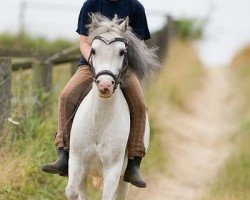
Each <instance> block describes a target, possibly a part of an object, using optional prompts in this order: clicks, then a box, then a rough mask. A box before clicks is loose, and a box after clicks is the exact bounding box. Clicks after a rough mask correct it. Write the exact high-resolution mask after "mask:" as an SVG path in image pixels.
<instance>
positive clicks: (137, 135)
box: [42, 0, 150, 187]
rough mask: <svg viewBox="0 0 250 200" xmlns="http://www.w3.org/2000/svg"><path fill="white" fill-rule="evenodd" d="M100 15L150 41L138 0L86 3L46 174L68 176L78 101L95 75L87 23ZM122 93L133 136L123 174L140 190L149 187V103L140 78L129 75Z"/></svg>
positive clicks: (131, 135) (81, 13) (63, 93)
mask: <svg viewBox="0 0 250 200" xmlns="http://www.w3.org/2000/svg"><path fill="white" fill-rule="evenodd" d="M97 12H98V13H100V14H102V15H104V16H106V17H108V18H110V19H111V18H113V17H114V15H117V16H118V18H126V17H129V25H130V26H131V27H132V31H133V32H134V33H135V34H136V35H137V36H138V37H139V38H140V39H141V40H142V42H143V41H145V40H148V39H150V32H149V30H148V24H147V19H146V15H145V10H144V7H143V5H142V4H141V3H140V2H139V1H138V0H87V1H86V2H85V3H84V4H83V6H82V9H81V12H80V15H79V19H78V28H77V30H76V32H77V33H79V35H80V50H81V53H82V55H83V56H82V58H81V60H80V64H79V67H78V70H77V72H76V73H75V74H74V75H73V77H72V78H71V79H70V80H69V82H68V83H67V85H66V87H65V88H64V89H63V91H62V93H61V95H60V97H59V109H58V132H57V134H56V139H55V145H56V147H57V150H58V159H57V160H56V161H55V162H53V163H50V164H46V165H44V166H43V168H42V170H43V171H45V172H47V173H56V174H57V173H58V174H60V175H67V172H68V151H69V140H70V129H71V126H72V122H73V118H72V115H73V114H74V112H75V109H76V108H77V106H78V104H79V102H80V101H81V100H82V99H83V98H84V96H83V95H82V94H85V96H86V94H87V93H88V92H89V90H90V88H91V84H92V77H93V74H92V73H91V71H90V69H89V63H88V62H87V60H88V58H89V55H90V51H91V50H90V44H89V42H88V29H87V27H86V25H87V24H89V23H90V13H97ZM122 91H123V94H124V96H125V98H126V100H127V102H128V106H129V110H130V123H131V126H130V127H131V128H130V134H129V139H128V144H127V149H128V158H129V159H128V165H127V168H126V171H125V174H124V181H126V182H130V183H131V184H133V185H135V186H137V187H146V183H145V181H144V180H143V179H142V178H141V175H140V164H141V160H142V158H143V157H144V156H145V147H144V142H143V141H144V139H143V138H144V131H145V121H146V103H145V99H144V95H143V91H142V88H141V85H140V82H139V80H138V77H137V76H136V75H135V74H134V73H131V72H129V73H128V76H126V86H124V87H123V86H122Z"/></svg>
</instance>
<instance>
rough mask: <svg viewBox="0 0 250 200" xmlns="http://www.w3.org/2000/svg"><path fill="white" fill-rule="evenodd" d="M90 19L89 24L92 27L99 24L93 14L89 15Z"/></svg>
mask: <svg viewBox="0 0 250 200" xmlns="http://www.w3.org/2000/svg"><path fill="white" fill-rule="evenodd" d="M90 17H91V23H92V24H93V25H96V24H98V23H99V20H98V19H97V16H96V14H95V13H91V14H90Z"/></svg>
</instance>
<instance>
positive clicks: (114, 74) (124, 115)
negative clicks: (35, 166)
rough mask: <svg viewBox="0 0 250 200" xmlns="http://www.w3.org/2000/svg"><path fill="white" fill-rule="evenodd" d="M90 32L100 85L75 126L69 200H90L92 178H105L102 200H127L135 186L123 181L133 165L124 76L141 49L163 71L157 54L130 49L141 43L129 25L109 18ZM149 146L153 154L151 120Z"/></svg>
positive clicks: (137, 70) (98, 21) (85, 102)
mask: <svg viewBox="0 0 250 200" xmlns="http://www.w3.org/2000/svg"><path fill="white" fill-rule="evenodd" d="M89 30H90V34H89V38H90V42H91V48H92V51H91V56H90V59H91V63H92V64H91V69H92V71H93V74H94V84H93V87H92V89H91V91H90V92H89V94H88V95H87V96H86V97H85V99H84V100H83V101H82V102H81V104H80V106H79V108H78V110H77V112H76V115H75V118H74V122H73V125H72V130H71V138H70V152H69V171H68V173H69V174H68V175H69V180H68V185H67V187H66V196H67V198H68V199H69V200H76V199H78V200H86V199H87V195H86V194H87V191H86V190H87V186H86V179H87V177H88V176H91V177H102V178H103V195H102V200H125V199H126V197H127V194H128V190H129V183H127V182H124V181H123V173H124V171H125V168H126V165H127V159H128V158H127V154H126V145H127V140H128V136H129V131H130V115H129V108H128V104H127V102H126V99H125V98H124V96H123V93H122V91H121V89H120V83H121V76H122V73H123V72H124V70H126V67H127V66H129V67H131V66H130V65H131V64H130V62H131V59H133V58H130V57H131V55H130V54H132V56H136V53H135V51H138V50H136V49H138V48H139V49H140V48H143V49H145V50H141V51H147V52H145V53H144V54H143V55H144V56H149V55H151V57H150V59H153V60H155V63H154V65H153V67H155V68H157V66H158V64H156V63H157V61H156V57H155V55H154V53H153V51H151V50H149V49H147V48H145V47H144V45H143V44H142V45H141V44H140V45H139V46H138V45H137V47H131V46H130V45H135V42H133V40H134V39H135V40H136V42H138V41H139V39H137V38H136V37H135V36H134V35H133V34H132V32H131V31H129V30H128V19H126V20H124V21H123V22H122V23H121V20H118V19H117V18H114V19H113V20H111V21H109V20H108V19H106V18H105V17H103V16H100V15H93V16H92V23H91V24H90V26H89ZM126 34H127V35H126ZM130 42H131V43H132V44H130ZM138 44H139V42H138ZM127 45H128V46H127ZM130 50H131V52H130V54H129V51H130ZM127 51H128V53H127ZM132 51H133V52H132ZM137 53H138V54H140V52H137ZM146 54H147V55H146ZM134 59H135V58H134ZM139 59H140V58H139ZM144 59H145V58H144ZM141 60H143V58H141ZM143 62H145V61H143ZM150 62H151V61H150ZM152 62H154V61H152ZM137 64H138V63H137ZM140 64H142V63H140ZM144 64H148V63H144ZM142 65H143V64H142ZM141 67H143V66H141ZM131 70H133V66H132V68H131ZM143 70H144V71H143ZM145 70H148V71H149V70H150V69H140V68H135V69H134V71H135V73H137V74H138V76H141V77H142V76H145V73H147V72H146V71H145ZM151 70H152V71H153V70H154V69H153V68H152V69H151ZM144 140H145V141H144V142H145V147H146V148H147V147H148V143H149V123H148V118H147V120H146V128H145V136H144Z"/></svg>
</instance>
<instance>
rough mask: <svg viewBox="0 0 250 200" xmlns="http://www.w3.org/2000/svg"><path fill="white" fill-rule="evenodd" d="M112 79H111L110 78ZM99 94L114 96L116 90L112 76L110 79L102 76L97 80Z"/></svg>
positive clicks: (104, 96) (103, 96) (105, 96)
mask: <svg viewBox="0 0 250 200" xmlns="http://www.w3.org/2000/svg"><path fill="white" fill-rule="evenodd" d="M110 79H111V80H110ZM96 84H97V87H98V91H99V96H100V97H102V98H109V97H111V96H112V94H113V92H114V81H113V80H112V78H111V77H109V79H104V77H103V78H102V77H100V78H98V79H97V81H96Z"/></svg>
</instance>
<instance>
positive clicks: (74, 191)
mask: <svg viewBox="0 0 250 200" xmlns="http://www.w3.org/2000/svg"><path fill="white" fill-rule="evenodd" d="M85 177H86V175H85V169H84V167H83V166H82V162H81V160H80V158H78V157H76V156H74V155H70V158H69V180H68V184H67V187H66V189H65V193H66V196H67V198H68V200H78V196H79V191H80V188H81V184H82V181H83V179H85ZM83 192H84V191H83ZM81 196H82V195H81ZM84 200H85V199H84Z"/></svg>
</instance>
